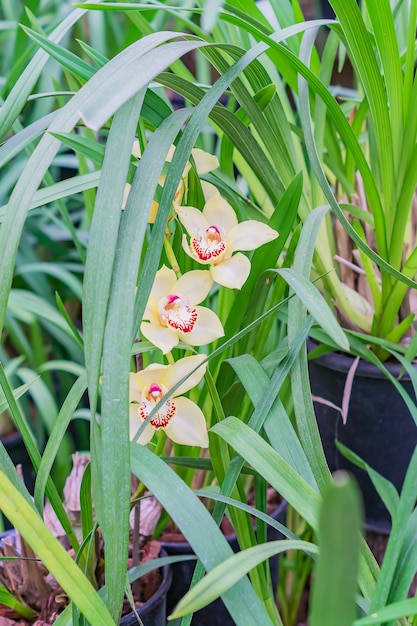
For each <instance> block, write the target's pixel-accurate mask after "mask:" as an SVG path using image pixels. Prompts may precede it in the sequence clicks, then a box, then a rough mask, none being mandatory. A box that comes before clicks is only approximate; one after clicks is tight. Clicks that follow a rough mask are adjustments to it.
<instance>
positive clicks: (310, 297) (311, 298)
mask: <svg viewBox="0 0 417 626" xmlns="http://www.w3.org/2000/svg"><path fill="white" fill-rule="evenodd" d="M275 271H276V272H277V274H279V275H280V276H282V277H283V278H284V279H285V280H286V282H287V283H288V284H289V286H290V287H291V288H292V289H293V290H294V291H295V293H296V294H297V296H298V297H299V298H300V300H301V301H302V303H303V304H304V306H305V307H306V309H308V311H309V312H310V314H311V315H312V316H313V317H314V319H315V320H316V322H317V323H318V324H319V325H320V326H321V327H322V328H323V330H325V331H326V332H327V333H328V335H329V336H330V337H331V339H333V341H334V342H335V343H336V344H337V345H338V346H339V347H340V348H341V349H342V350H349V341H348V339H347V337H346V335H345V333H344V332H343V330H342V329H341V327H340V326H339V324H338V322H337V321H336V318H335V316H334V315H333V313H332V311H331V310H330V307H329V305H328V304H327V302H326V301H325V300H324V298H323V296H322V295H321V293H320V292H319V290H318V289H317V288H316V287H315V286H314V285H313V284H312V283H311V282H310V281H309V280H307V279H306V278H304V276H302V275H301V274H298V273H297V272H296V271H295V270H292V269H288V268H283V269H280V270H275Z"/></svg>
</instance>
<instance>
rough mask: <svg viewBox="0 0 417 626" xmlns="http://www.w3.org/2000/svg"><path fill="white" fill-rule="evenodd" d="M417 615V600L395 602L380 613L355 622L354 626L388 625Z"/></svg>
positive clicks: (377, 612) (374, 612)
mask: <svg viewBox="0 0 417 626" xmlns="http://www.w3.org/2000/svg"><path fill="white" fill-rule="evenodd" d="M416 615H417V599H416V598H412V599H410V600H403V601H402V602H394V603H393V604H390V605H389V606H386V607H385V608H383V609H379V610H378V611H373V612H372V613H371V614H370V615H368V616H367V617H362V618H361V619H357V620H355V621H354V622H353V624H352V626H373V625H374V624H375V625H376V626H377V625H378V624H387V623H390V622H391V621H392V620H396V619H401V618H402V617H408V616H416Z"/></svg>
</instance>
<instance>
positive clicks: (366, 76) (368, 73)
mask: <svg viewBox="0 0 417 626" xmlns="http://www.w3.org/2000/svg"><path fill="white" fill-rule="evenodd" d="M331 3H332V6H333V8H334V10H335V12H336V15H337V17H338V19H339V21H340V24H341V26H342V28H343V31H344V34H345V37H346V39H345V45H346V46H347V48H348V50H349V52H350V54H351V56H352V59H353V62H354V64H355V68H356V71H357V72H358V74H359V76H360V78H361V82H362V84H363V88H364V91H365V93H366V96H367V100H368V102H369V108H370V111H371V114H372V118H373V122H374V123H373V130H374V132H375V135H376V141H377V145H378V155H379V167H380V168H381V186H382V189H383V197H384V199H385V203H386V206H385V209H386V212H387V213H386V219H387V223H386V224H384V223H382V221H381V222H380V221H379V217H380V216H379V215H378V214H376V215H374V217H375V225H376V229H375V233H376V234H377V237H378V239H377V242H378V249H379V251H380V253H381V255H382V256H383V257H384V258H385V259H386V258H388V257H387V250H386V248H385V247H384V244H385V242H384V240H383V237H384V236H385V225H387V226H388V227H389V228H391V227H392V225H393V215H394V214H393V209H394V206H395V205H394V189H393V183H394V171H395V170H394V154H393V132H394V130H395V131H397V133H398V137H401V136H402V132H400V126H399V124H401V119H402V107H403V103H402V100H401V93H402V89H401V69H400V64H399V61H400V60H399V58H398V48H397V51H395V48H394V47H393V46H394V44H395V45H396V37H395V32H394V28H393V23H392V13H391V9H390V5H389V1H388V2H387V1H386V0H382V1H381V2H379V1H378V3H376V2H374V3H372V2H370V3H369V5H370V6H369V7H368V5H367V7H368V11H370V18H371V21H372V24H373V26H375V24H376V23H378V25H377V29H376V31H374V32H375V39H376V42H377V44H378V48H379V53H380V55H381V60H382V63H383V65H384V69H385V70H388V73H389V75H388V77H386V79H388V80H387V81H386V85H384V79H383V77H382V76H381V72H380V69H379V67H378V63H377V60H376V56H375V50H374V47H373V45H372V39H371V35H370V33H369V32H368V30H367V28H366V25H365V23H364V20H363V18H362V15H361V12H360V10H359V8H358V5H357V4H356V2H355V1H354V0H332V2H331ZM395 56H396V57H397V58H396V59H395ZM386 87H387V88H388V90H389V96H391V98H392V100H393V101H391V102H390V105H389V104H388V103H387V97H386V92H385V89H386ZM394 89H395V90H396V93H393V90H394ZM398 99H400V101H398ZM391 107H394V110H393V109H392V108H391ZM390 117H391V119H390ZM398 140H399V138H398V139H397V140H396V141H398ZM397 156H399V155H397ZM378 233H380V236H379V235H378Z"/></svg>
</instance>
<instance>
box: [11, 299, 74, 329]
mask: <svg viewBox="0 0 417 626" xmlns="http://www.w3.org/2000/svg"><path fill="white" fill-rule="evenodd" d="M10 307H11V310H14V309H15V310H16V312H17V311H19V309H20V310H22V311H25V312H30V313H32V314H33V315H35V316H36V317H37V318H39V319H40V320H46V321H47V322H49V323H50V324H51V325H53V326H55V327H56V328H58V329H59V330H61V331H62V332H64V333H65V334H66V335H67V336H68V337H71V340H72V341H73V340H74V338H73V335H72V332H71V331H70V329H69V328H68V326H67V324H66V323H65V321H64V320H63V319H62V317H61V316H60V315H59V314H58V312H57V311H56V310H55V309H54V307H52V306H51V305H50V304H49V303H48V302H46V301H45V300H44V299H43V298H41V297H39V296H38V295H36V294H35V293H32V292H29V291H28V290H26V289H12V291H11V292H10Z"/></svg>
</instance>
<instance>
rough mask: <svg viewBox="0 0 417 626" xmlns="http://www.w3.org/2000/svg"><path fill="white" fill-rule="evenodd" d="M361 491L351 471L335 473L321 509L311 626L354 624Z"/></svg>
mask: <svg viewBox="0 0 417 626" xmlns="http://www.w3.org/2000/svg"><path fill="white" fill-rule="evenodd" d="M361 509H362V507H361V501H360V492H359V489H358V487H357V486H356V484H354V482H353V479H349V477H348V475H347V474H342V473H340V474H338V475H336V476H335V484H334V485H332V486H331V487H330V488H329V490H328V491H327V492H326V493H325V494H324V497H323V502H322V506H321V510H320V520H319V542H320V554H319V558H318V562H317V567H316V572H315V576H314V584H313V590H312V594H311V595H312V601H311V612H310V621H309V623H310V624H311V626H335V624H337V626H352V622H353V620H354V619H355V616H356V614H357V613H356V600H355V598H356V591H357V575H358V565H359V547H360V541H359V539H360V532H361V529H362V510H361Z"/></svg>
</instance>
